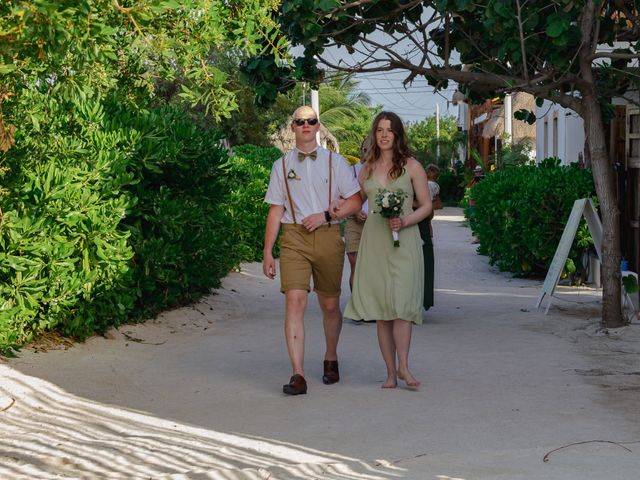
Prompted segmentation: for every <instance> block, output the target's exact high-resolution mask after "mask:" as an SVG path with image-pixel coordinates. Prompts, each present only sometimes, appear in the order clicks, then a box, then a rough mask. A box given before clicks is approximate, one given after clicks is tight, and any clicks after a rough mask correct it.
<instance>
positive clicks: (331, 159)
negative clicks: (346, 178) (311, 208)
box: [282, 151, 333, 225]
mask: <svg viewBox="0 0 640 480" xmlns="http://www.w3.org/2000/svg"><path fill="white" fill-rule="evenodd" d="M285 158H287V155H286V154H284V155H283V156H282V176H283V177H284V186H285V187H286V189H287V196H288V197H289V208H290V209H291V216H292V217H293V223H295V224H297V223H298V222H297V221H296V211H295V209H294V208H293V197H292V196H291V191H290V190H289V180H288V178H287V167H286V165H285V162H284V160H285ZM332 177H333V152H332V151H329V208H331V181H332ZM329 225H331V224H329Z"/></svg>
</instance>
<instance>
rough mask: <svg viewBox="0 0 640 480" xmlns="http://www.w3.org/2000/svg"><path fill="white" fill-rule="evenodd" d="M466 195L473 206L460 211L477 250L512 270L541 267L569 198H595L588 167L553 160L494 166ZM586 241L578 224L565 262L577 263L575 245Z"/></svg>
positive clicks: (561, 227)
mask: <svg viewBox="0 0 640 480" xmlns="http://www.w3.org/2000/svg"><path fill="white" fill-rule="evenodd" d="M469 195H470V196H471V197H472V199H473V201H474V202H475V208H472V209H471V210H473V211H471V210H470V209H469V208H468V205H467V209H466V212H467V216H468V219H469V222H470V225H471V229H472V230H473V233H474V235H476V237H477V238H478V240H479V241H480V247H479V248H478V252H479V253H481V254H483V255H487V256H488V257H489V260H490V262H491V264H495V265H497V266H498V267H499V268H500V269H501V270H506V271H510V272H513V273H515V274H518V275H531V274H542V273H544V272H546V271H547V269H548V267H549V265H550V263H551V260H552V259H553V256H554V254H555V251H556V248H557V246H558V242H559V241H560V237H561V236H562V233H563V231H564V227H565V225H566V222H567V219H568V218H569V214H570V213H571V209H572V207H573V203H574V201H575V200H577V199H579V198H591V199H592V200H594V202H596V197H595V189H594V186H593V179H592V176H591V171H590V170H584V169H579V168H577V166H575V165H571V166H568V167H560V166H558V162H557V161H555V160H549V161H546V162H543V163H542V164H541V165H540V166H538V167H535V166H520V167H510V168H504V169H502V170H498V171H496V172H494V173H491V174H489V175H487V177H486V178H485V179H484V180H482V181H481V182H479V183H477V184H476V185H474V186H473V187H472V188H471V191H470V192H469ZM583 223H584V222H583ZM591 242H592V241H591V237H590V236H589V234H588V231H587V230H586V228H585V227H584V225H583V226H582V227H581V229H580V231H579V232H578V234H577V235H576V240H575V241H574V245H573V247H572V249H571V252H570V254H569V257H568V258H569V260H570V261H571V263H570V265H571V264H573V265H576V264H578V263H579V257H580V254H581V249H583V248H585V247H586V246H588V245H589V243H591Z"/></svg>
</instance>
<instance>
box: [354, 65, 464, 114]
mask: <svg viewBox="0 0 640 480" xmlns="http://www.w3.org/2000/svg"><path fill="white" fill-rule="evenodd" d="M405 77H406V73H405V72H379V73H366V74H359V75H356V77H355V78H356V80H357V81H358V82H359V85H358V86H359V90H360V91H362V92H365V93H366V94H367V95H369V97H370V98H371V103H372V105H382V106H383V107H384V109H385V110H391V111H392V112H395V113H397V114H398V115H400V117H401V118H402V119H403V120H404V121H405V122H419V121H421V120H424V119H425V118H426V117H431V116H433V115H435V113H436V104H438V105H439V106H440V116H441V117H443V116H446V115H454V116H455V115H457V107H455V106H454V105H452V104H451V97H452V96H453V92H454V91H455V89H454V88H453V87H451V86H449V88H448V89H447V90H442V91H441V92H438V93H436V92H434V91H433V87H431V86H429V85H428V84H427V82H426V80H424V79H415V80H414V82H413V84H412V85H410V86H408V88H406V89H405V88H404V85H403V84H402V81H403V79H404V78H405Z"/></svg>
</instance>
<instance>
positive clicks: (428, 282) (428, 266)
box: [418, 163, 442, 310]
mask: <svg viewBox="0 0 640 480" xmlns="http://www.w3.org/2000/svg"><path fill="white" fill-rule="evenodd" d="M425 170H426V172H427V179H428V180H429V181H428V185H429V194H430V195H431V206H432V211H431V214H430V215H429V216H428V217H426V218H425V219H424V220H421V221H420V223H418V228H419V230H420V237H421V238H422V242H423V243H422V256H423V258H424V298H423V302H422V306H423V307H424V309H425V310H429V309H430V308H431V307H433V305H434V270H435V268H434V266H435V255H434V253H433V226H432V224H431V220H433V214H434V212H435V211H436V210H437V209H439V208H442V201H441V200H440V185H438V183H437V182H438V177H439V176H440V169H439V168H438V167H437V166H436V165H434V164H433V163H430V164H429V165H427V167H426V168H425Z"/></svg>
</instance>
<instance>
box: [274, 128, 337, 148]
mask: <svg viewBox="0 0 640 480" xmlns="http://www.w3.org/2000/svg"><path fill="white" fill-rule="evenodd" d="M271 143H272V144H273V146H274V147H276V148H277V149H279V150H280V151H281V152H283V153H284V152H288V151H289V150H291V149H292V148H294V147H295V146H296V136H295V134H294V133H293V131H292V130H291V126H290V125H289V124H287V125H286V126H284V127H282V128H281V129H280V130H278V131H277V132H276V133H274V134H273V135H272V136H271ZM320 145H322V146H323V147H325V148H328V149H329V150H333V151H334V152H337V153H340V144H339V143H338V140H337V139H336V137H334V136H333V135H332V134H331V132H330V131H329V130H327V127H325V126H324V125H322V123H321V124H320Z"/></svg>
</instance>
